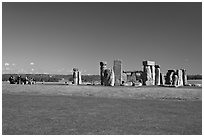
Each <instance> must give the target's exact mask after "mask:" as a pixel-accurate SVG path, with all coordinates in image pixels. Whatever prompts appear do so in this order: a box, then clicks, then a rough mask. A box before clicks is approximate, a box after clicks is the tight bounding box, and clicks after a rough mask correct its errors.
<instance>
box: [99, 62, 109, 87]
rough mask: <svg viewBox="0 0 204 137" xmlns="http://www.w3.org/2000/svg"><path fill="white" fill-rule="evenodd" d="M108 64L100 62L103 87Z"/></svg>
mask: <svg viewBox="0 0 204 137" xmlns="http://www.w3.org/2000/svg"><path fill="white" fill-rule="evenodd" d="M106 65H107V62H105V61H103V62H100V76H101V85H104V70H105V69H106Z"/></svg>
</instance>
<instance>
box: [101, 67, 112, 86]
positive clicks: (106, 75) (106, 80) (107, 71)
mask: <svg viewBox="0 0 204 137" xmlns="http://www.w3.org/2000/svg"><path fill="white" fill-rule="evenodd" d="M110 77H111V70H110V69H105V70H104V79H103V80H104V86H109V85H110V83H111V79H110Z"/></svg>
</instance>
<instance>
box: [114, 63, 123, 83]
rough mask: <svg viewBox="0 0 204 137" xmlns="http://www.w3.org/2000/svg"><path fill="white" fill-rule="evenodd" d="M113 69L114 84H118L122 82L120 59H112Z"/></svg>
mask: <svg viewBox="0 0 204 137" xmlns="http://www.w3.org/2000/svg"><path fill="white" fill-rule="evenodd" d="M113 71H114V74H115V85H116V86H119V85H121V82H122V62H121V60H114V63H113Z"/></svg>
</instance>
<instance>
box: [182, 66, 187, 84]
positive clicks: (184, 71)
mask: <svg viewBox="0 0 204 137" xmlns="http://www.w3.org/2000/svg"><path fill="white" fill-rule="evenodd" d="M182 72H183V85H184V86H186V85H187V84H188V81H187V74H186V70H185V69H182Z"/></svg>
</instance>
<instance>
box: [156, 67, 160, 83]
mask: <svg viewBox="0 0 204 137" xmlns="http://www.w3.org/2000/svg"><path fill="white" fill-rule="evenodd" d="M155 85H160V66H159V65H155Z"/></svg>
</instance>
